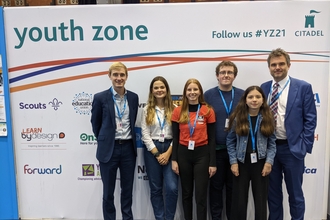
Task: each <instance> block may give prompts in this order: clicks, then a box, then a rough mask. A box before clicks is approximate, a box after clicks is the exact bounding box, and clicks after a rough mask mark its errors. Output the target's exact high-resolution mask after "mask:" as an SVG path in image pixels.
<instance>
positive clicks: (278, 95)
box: [269, 78, 290, 106]
mask: <svg viewBox="0 0 330 220" xmlns="http://www.w3.org/2000/svg"><path fill="white" fill-rule="evenodd" d="M289 82H290V78H289V79H288V80H287V81H286V83H285V85H284V87H283V89H282V90H281V92H279V93H277V95H276V97H275V99H274V101H273V102H272V103H270V102H271V100H269V106H271V105H272V104H273V103H274V102H276V100H277V99H278V98H279V97H280V95H281V94H282V92H283V90H284V89H285V88H286V87H287V85H288V84H289ZM272 93H273V87H272V88H271V90H270V92H269V94H270V95H269V97H271V96H272Z"/></svg>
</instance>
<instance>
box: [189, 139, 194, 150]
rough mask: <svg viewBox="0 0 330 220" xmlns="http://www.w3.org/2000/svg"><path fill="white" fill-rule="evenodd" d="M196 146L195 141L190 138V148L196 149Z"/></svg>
mask: <svg viewBox="0 0 330 220" xmlns="http://www.w3.org/2000/svg"><path fill="white" fill-rule="evenodd" d="M194 148H195V141H193V140H190V141H189V143H188V150H194Z"/></svg>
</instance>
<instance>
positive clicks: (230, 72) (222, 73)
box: [219, 71, 234, 76]
mask: <svg viewBox="0 0 330 220" xmlns="http://www.w3.org/2000/svg"><path fill="white" fill-rule="evenodd" d="M219 74H220V75H223V76H224V75H226V74H227V75H228V76H232V75H234V72H233V71H220V72H219Z"/></svg>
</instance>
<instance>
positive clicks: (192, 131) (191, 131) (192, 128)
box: [188, 104, 201, 137]
mask: <svg viewBox="0 0 330 220" xmlns="http://www.w3.org/2000/svg"><path fill="white" fill-rule="evenodd" d="M200 107H201V105H200V104H198V109H197V112H196V117H195V121H194V126H193V127H191V124H190V117H189V120H188V127H189V133H190V137H192V135H193V134H194V131H195V127H196V122H197V118H198V113H199V109H200ZM189 114H190V113H189V110H188V115H189Z"/></svg>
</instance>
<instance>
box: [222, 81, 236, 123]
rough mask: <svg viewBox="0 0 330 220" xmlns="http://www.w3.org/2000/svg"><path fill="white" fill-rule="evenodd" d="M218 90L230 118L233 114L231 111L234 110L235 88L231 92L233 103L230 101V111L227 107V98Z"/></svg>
mask: <svg viewBox="0 0 330 220" xmlns="http://www.w3.org/2000/svg"><path fill="white" fill-rule="evenodd" d="M218 90H219V93H220V96H221V99H222V102H223V105H224V106H225V109H226V112H227V115H228V117H229V115H230V112H231V110H232V108H233V100H234V87H233V88H232V90H231V101H230V104H229V109H228V106H227V103H226V100H225V98H224V97H223V95H222V92H221V90H220V89H219V88H218Z"/></svg>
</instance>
